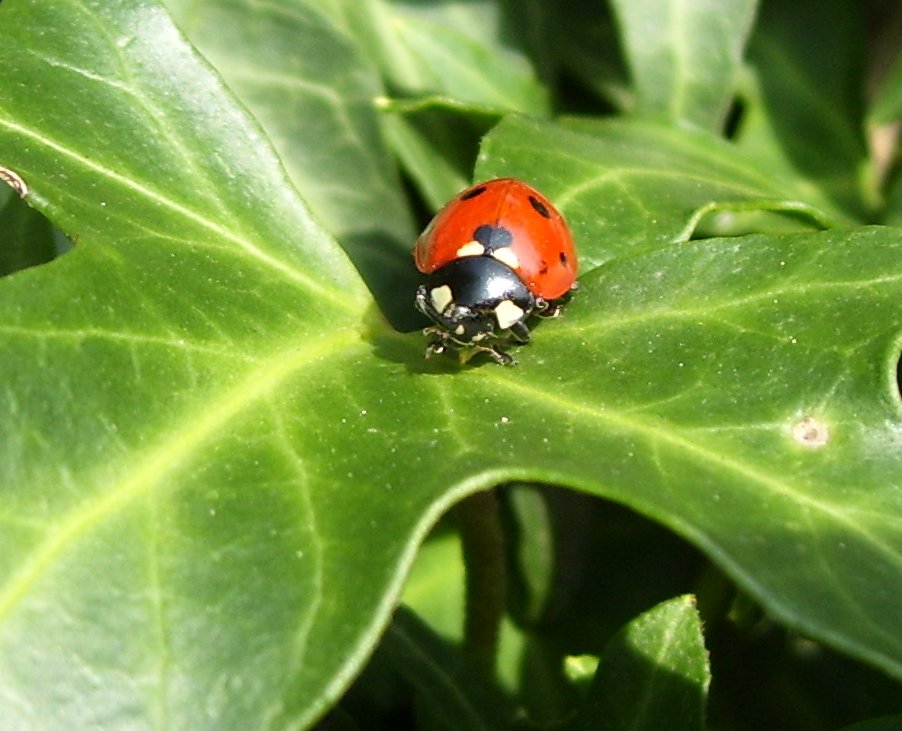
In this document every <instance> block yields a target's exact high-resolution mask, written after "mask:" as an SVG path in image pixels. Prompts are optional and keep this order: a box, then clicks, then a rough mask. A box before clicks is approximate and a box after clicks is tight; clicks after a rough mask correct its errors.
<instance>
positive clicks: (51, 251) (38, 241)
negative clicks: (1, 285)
mask: <svg viewBox="0 0 902 731" xmlns="http://www.w3.org/2000/svg"><path fill="white" fill-rule="evenodd" d="M55 256H56V244H55V243H54V238H53V227H52V226H51V225H50V223H49V222H48V221H47V219H46V218H44V217H43V216H42V215H41V214H39V213H38V212H37V211H35V210H34V209H33V208H31V207H29V206H28V204H27V203H25V201H23V200H22V199H21V198H19V196H17V195H16V194H15V193H14V191H13V189H12V188H11V187H9V186H7V185H4V184H3V183H0V276H2V275H4V274H10V273H12V272H15V271H18V270H19V269H25V268H26V267H30V266H34V265H35V264H44V263H46V262H48V261H50V260H51V259H53V258H54V257H55Z"/></svg>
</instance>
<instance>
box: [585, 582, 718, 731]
mask: <svg viewBox="0 0 902 731" xmlns="http://www.w3.org/2000/svg"><path fill="white" fill-rule="evenodd" d="M710 682H711V674H710V670H709V668H708V655H707V652H706V650H705V644H704V640H703V638H702V627H701V620H700V618H699V616H698V612H697V610H696V608H695V599H694V598H693V597H691V596H682V597H678V598H676V599H672V600H670V601H668V602H666V603H664V604H660V605H658V606H657V607H655V608H654V609H651V610H649V611H648V612H646V613H645V614H643V615H641V616H639V617H637V618H636V619H635V620H633V621H632V622H630V624H629V625H627V626H626V627H625V628H624V629H623V630H622V631H621V632H620V633H619V634H618V635H617V636H616V637H615V638H614V639H613V640H612V641H611V642H610V643H609V644H608V646H607V648H606V649H605V652H604V655H603V656H602V658H601V663H600V665H599V668H598V671H597V672H596V675H595V680H594V682H593V684H592V686H591V688H590V689H589V694H588V697H587V699H586V704H585V709H584V712H583V713H582V715H581V718H580V724H579V727H580V728H583V729H586V731H589V730H590V729H599V730H601V729H633V730H634V731H643V730H647V731H657V729H662V728H666V729H672V730H673V731H692V730H693V729H695V730H697V731H701V729H703V728H704V716H705V700H706V698H707V694H708V685H709V684H710Z"/></svg>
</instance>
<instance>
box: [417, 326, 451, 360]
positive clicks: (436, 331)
mask: <svg viewBox="0 0 902 731" xmlns="http://www.w3.org/2000/svg"><path fill="white" fill-rule="evenodd" d="M423 335H429V336H431V338H432V339H431V340H430V341H429V344H428V345H427V346H426V352H425V357H426V359H427V360H428V359H429V358H431V357H432V356H433V355H440V354H441V353H444V352H445V350H447V348H448V341H449V340H450V338H449V337H448V333H446V332H445V331H444V330H442V329H441V328H438V327H427V328H423Z"/></svg>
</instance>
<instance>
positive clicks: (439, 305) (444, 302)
mask: <svg viewBox="0 0 902 731" xmlns="http://www.w3.org/2000/svg"><path fill="white" fill-rule="evenodd" d="M429 299H430V300H431V301H432V306H433V307H434V308H435V311H436V312H444V311H445V308H446V307H447V306H448V305H449V304H451V302H452V301H453V300H454V295H452V294H451V287H449V286H448V285H447V284H443V285H442V286H441V287H436V288H435V289H433V290H432V291H430V292H429Z"/></svg>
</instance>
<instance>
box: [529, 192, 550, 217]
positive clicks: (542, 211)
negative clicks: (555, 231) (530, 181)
mask: <svg viewBox="0 0 902 731" xmlns="http://www.w3.org/2000/svg"><path fill="white" fill-rule="evenodd" d="M529 205H531V206H532V207H533V208H534V209H535V211H536V213H538V214H539V215H540V216H542V217H543V218H551V213H550V212H549V211H548V209H547V208H546V207H545V204H544V203H542V201H540V200H539V199H538V198H536V197H535V196H534V195H531V196H529Z"/></svg>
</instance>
